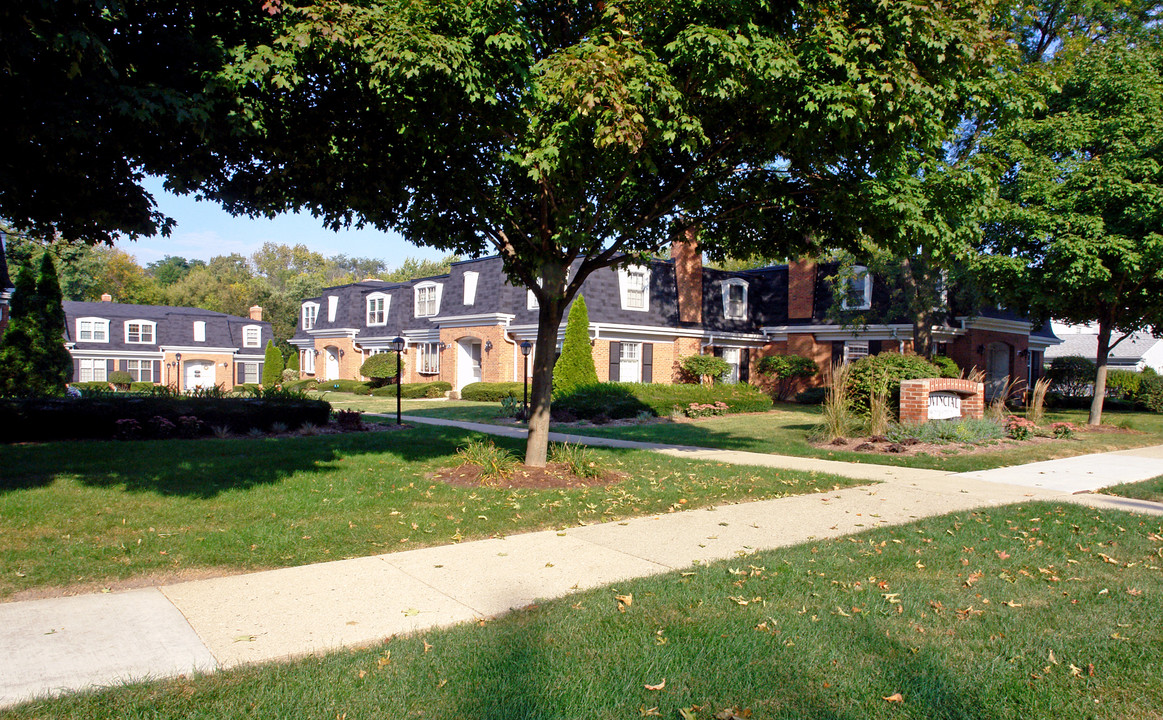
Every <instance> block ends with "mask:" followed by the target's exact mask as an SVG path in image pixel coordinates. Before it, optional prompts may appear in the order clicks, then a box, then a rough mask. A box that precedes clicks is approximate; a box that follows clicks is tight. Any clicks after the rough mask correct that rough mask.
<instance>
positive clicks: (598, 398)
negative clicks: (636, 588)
mask: <svg viewBox="0 0 1163 720" xmlns="http://www.w3.org/2000/svg"><path fill="white" fill-rule="evenodd" d="M716 402H721V403H724V404H726V405H727V410H726V412H727V413H743V412H764V411H767V410H770V409H771V406H772V402H771V396H769V395H768V394H767V393H765V392H763V391H762V390H760V389H758V388H756V387H754V386H752V385H748V384H746V383H738V384H732V385H712V386H709V387H708V386H705V385H688V384H679V385H666V384H663V383H599V384H597V385H590V386H587V387H583V388H579V389H577V390H575V391H574V392H573V393H571V394H570V395H568V396H566V397H563V398H561V399H560V400H558V401H556V402H554V408H555V410H556V412H557V414H558V415H559V416H560V415H561V414H564V413H568V414H570V415H573V416H575V417H577V418H595V417H601V416H605V417H607V418H610V419H612V420H616V419H621V418H632V417H637V416H638V415H639V413H642V412H648V413H650V414H651V415H657V416H659V417H667V416H669V415H670V414H671V413H673V412H674V411H675V409H676V408H677V409H678V410H679V411H680V412H682V411H684V410H685V409H686V408H689V407H690V406H691V405H692V404H698V405H713V404H714V403H716Z"/></svg>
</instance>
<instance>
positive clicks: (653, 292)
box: [290, 243, 1057, 391]
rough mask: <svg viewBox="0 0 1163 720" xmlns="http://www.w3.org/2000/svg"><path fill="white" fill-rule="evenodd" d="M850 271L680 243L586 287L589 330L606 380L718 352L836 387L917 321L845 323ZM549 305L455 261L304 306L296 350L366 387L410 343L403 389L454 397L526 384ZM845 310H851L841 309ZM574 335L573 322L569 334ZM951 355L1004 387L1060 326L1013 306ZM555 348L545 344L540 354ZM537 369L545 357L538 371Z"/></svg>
mask: <svg viewBox="0 0 1163 720" xmlns="http://www.w3.org/2000/svg"><path fill="white" fill-rule="evenodd" d="M835 270H836V266H828V265H820V264H818V263H816V262H813V261H810V260H799V261H795V262H791V263H788V264H786V265H776V266H771V267H765V268H759V269H755V270H746V271H740V272H728V271H722V270H717V269H712V268H709V267H704V265H703V262H702V257H701V253H700V252H699V250H698V249H697V246H695V245H694V244H691V243H675V244H674V246H673V247H672V252H671V258H670V259H666V260H652V261H650V262H648V263H644V264H640V265H629V266H625V267H620V268H606V269H603V270H600V271H598V272H595V273H594V274H593V275H591V276H590V277H588V278H587V279H586V281H585V283H584V285H583V287H582V295H584V297H585V299H586V305H587V308H588V310H589V334H590V341H591V346H592V351H593V355H594V361H595V364H596V366H597V372H598V378H599V379H600V380H602V381H619V382H647V383H649V382H658V383H674V382H680V381H682V379H683V377H682V371H681V367H680V361H681V358H683V357H685V356H688V355H698V354H714V355H717V356H719V357H721V358H723V359H724V360H726V361H727V363H728V364H729V366H730V368H731V371H730V375H729V377H728V378H727V381H728V382H750V381H757V380H759V378H758V377H757V365H758V363H759V361H760V359H761V358H763V357H764V356H767V355H776V354H797V355H803V356H805V357H808V358H811V359H812V360H814V361H815V362H816V363H817V364H818V365H819V367H820V370H821V373H820V375H819V376H817V377H816V378H814V379H813V380H812V381H811V382H812V383H814V384H821V383H823V382H825V381H826V378H827V374H828V372H829V369H830V367H831V365H832V363H833V362H836V361H840V360H853V359H856V358H858V357H861V356H863V355H868V354H877V353H880V352H909V351H910V350H911V349H912V323H911V321H910V320H909V319H907V318H899V320H897V321H892V322H883V323H878V324H864V325H860V326H856V325H854V324H850V323H846V322H844V321H843V318H841V319H839V320H837V319H836V318H835V311H834V310H833V287H832V282H831V281H830V280H829V276H831V275H833V274H835ZM856 270H857V272H856V278H855V280H854V281H853V282H854V283H856V286H855V287H853V288H852V290H853V292H851V293H849V294H848V298H853V299H855V302H853V303H852V304H851V306H849V303H848V300H847V299H846V300H845V302H844V303H842V306H843V308H842V309H845V310H849V311H851V312H852V314H853V315H855V314H856V313H857V312H861V311H864V310H868V309H869V308H871V307H873V305H874V304H878V305H886V303H887V289H886V288H878V286H877V280H876V278H874V277H873V276H871V275H870V274H869V273H868V272H867V271H866V270H865V269H862V268H857V269H856ZM537 313H538V307H537V300H536V298H535V297H534V295H533V293H532V292H531V291H529V290H528V289H527V288H524V287H518V286H515V285H513V284H512V283H511V282H510V281H509V280H508V278H507V277H506V275H505V273H504V271H503V267H502V262H501V259H500V258H499V257H496V256H493V257H486V258H480V259H475V260H467V261H463V262H459V263H455V264H453V265H452V267H451V270H450V272H449V273H448V274H446V275H440V276H435V277H427V278H421V279H417V280H412V281H408V282H400V283H389V282H384V281H380V280H364V281H361V282H356V283H351V284H347V285H341V286H337V287H332V288H327V289H325V290H324V291H323V292H322V293H321V294H320V295H319V296H317V297H312V298H307V299H305V300H304V301H303V303H302V308H301V315H300V321H299V325H298V328H297V330H296V333H295V335H294V337H293V338H292V339H291V341H290V342H291V344H292V345H294V346H295V347H296V348H298V350H299V352H300V354H301V356H300V365H299V366H300V371H301V373H302V375H303V377H313V378H316V379H318V380H336V379H359V378H360V373H359V368H360V366H361V365H362V364H363V362H364V361H365V360H366V359H367V358H368V357H370V356H371V355H374V354H376V353H381V352H389V351H390V350H391V349H392V341H393V339H394V338H396V337H401V338H403V339H404V341H405V343H406V345H405V348H406V349H405V370H404V374H403V377H402V380H403V382H428V381H434V380H443V381H447V382H449V383H451V384H452V386H453V388H454V391H459V390H460V389H461V388H463V387H464V386H465V385H467V384H469V383H472V382H478V381H486V382H501V381H514V380H515V381H520V380H521V379H522V376H523V373H524V372H525V363H524V362H523V357H522V354H521V352H520V345H521V343H522V342H524V341H529V342H531V343H535V342H536V335H537ZM841 314H843V313H841ZM564 334H565V323H564V321H563V323H562V326H561V328H560V331H559V336H558V347H556V348H551V349H550V351H552V352H557V351H559V350H560V343H561V340H562V339H563V338H564ZM934 340H935V341H936V343H937V348H938V352H940V353H941V354H946V355H948V356H949V357H951V358H953V359H954V360H955V361H956V362H957V363H958V364H959V365H960V366H961V367H963V368H966V369H968V368H973V367H977V368H980V369H982V370H983V371H986V372H987V373H988V376H989V384H990V387H992V388H995V389H998V388H1000V387H1001V386H1002V385H1003V384H1004V378H1007V377H1008V378H1016V379H1022V380H1030V379H1031V375H1032V374H1035V375H1036V374H1037V373H1038V372H1040V369H1041V367H1042V359H1041V356H1042V353H1043V352H1044V351H1045V348H1046V347H1047V346H1049V345H1051V344H1053V343H1055V342H1057V339H1056V338H1055V337H1054V335H1053V333H1052V332H1051V331H1050V329H1049V326H1048V325H1044V326H1037V327H1035V326H1034V325H1032V324H1031V323H1030V322H1028V321H1027V320H1025V319H1022V318H1020V317H1017V316H1014V315H1012V314H1010V313H1007V312H1004V311H999V310H987V311H983V312H975V313H964V314H960V315H958V314H956V312H955V311H953V312H951V313H950V314H949V320H948V322H946V323H945V324H943V325H942V326H940V327H937V328H934ZM540 351H542V349H541V348H537V347H534V348H533V354H536V353H537V352H540ZM528 368H529V372H532V370H531V369H532V361H531V360H530V362H529V363H528Z"/></svg>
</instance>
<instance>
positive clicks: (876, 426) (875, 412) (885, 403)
mask: <svg viewBox="0 0 1163 720" xmlns="http://www.w3.org/2000/svg"><path fill="white" fill-rule="evenodd" d="M889 396H890V394H889V390H888V380H887V379H886V378H882V379H880V381H879V382H877V381H874V382H873V385H872V391H871V393H869V396H868V420H867V422H866V425H867V428H868V433H869V434H870V435H884V433H885V432H886V431H887V430H888V425H889V423H890V422H891V421H892V415H893V412H892V407H891V406H890V405H889Z"/></svg>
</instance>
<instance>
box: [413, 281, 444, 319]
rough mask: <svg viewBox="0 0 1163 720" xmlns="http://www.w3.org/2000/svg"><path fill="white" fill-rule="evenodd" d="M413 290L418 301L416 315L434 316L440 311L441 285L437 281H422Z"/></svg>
mask: <svg viewBox="0 0 1163 720" xmlns="http://www.w3.org/2000/svg"><path fill="white" fill-rule="evenodd" d="M413 292H414V293H415V301H416V317H434V316H435V315H438V314H439V313H440V286H439V285H437V284H436V283H433V282H429V283H421V284H419V285H417V286H416V287H415V288H414V290H413Z"/></svg>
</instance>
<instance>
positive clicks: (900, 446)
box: [812, 425, 1135, 457]
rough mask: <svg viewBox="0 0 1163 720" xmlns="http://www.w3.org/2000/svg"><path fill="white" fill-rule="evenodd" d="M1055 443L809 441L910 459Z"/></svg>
mask: <svg viewBox="0 0 1163 720" xmlns="http://www.w3.org/2000/svg"><path fill="white" fill-rule="evenodd" d="M1079 432H1081V433H1085V434H1087V435H1090V434H1092V433H1101V434H1109V433H1133V432H1135V431H1133V430H1124V429H1123V428H1117V427H1111V426H1110V425H1101V426H1099V427H1090V426H1086V427H1082V428H1079ZM1058 442H1070V441H1069V440H1059V439H1056V438H1049V437H1040V436H1037V437H1032V438H1029V439H1028V440H1014V439H1012V438H1002V439H1000V440H991V441H989V442H986V443H982V444H981V445H968V444H964V443H922V442H915V441H914V442H912V443H893V442H889V441H888V440H887V439H886V438H883V437H876V436H873V437H858V438H846V439H837V440H833V441H832V442H813V443H812V447H815V448H819V449H820V450H844V451H847V452H858V453H866V454H869V455H895V456H899V457H911V456H913V455H983V454H987V453H992V452H997V451H998V450H1008V449H1009V448H1015V447H1029V446H1032V445H1045V444H1047V443H1058Z"/></svg>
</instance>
